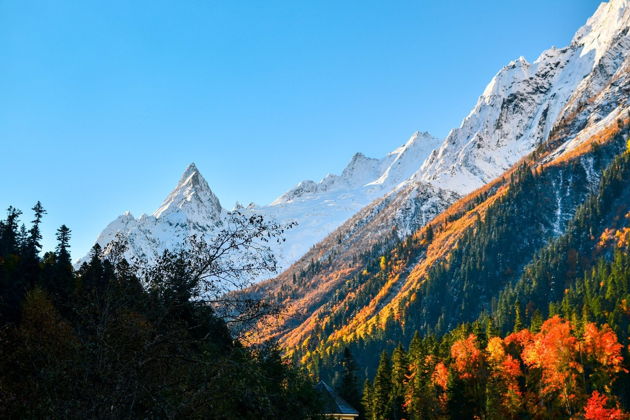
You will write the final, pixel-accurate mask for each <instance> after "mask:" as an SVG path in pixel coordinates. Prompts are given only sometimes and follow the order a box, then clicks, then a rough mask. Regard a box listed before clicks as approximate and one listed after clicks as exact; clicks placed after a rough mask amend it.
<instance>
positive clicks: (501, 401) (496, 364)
mask: <svg viewBox="0 0 630 420" xmlns="http://www.w3.org/2000/svg"><path fill="white" fill-rule="evenodd" d="M486 352H487V354H488V356H487V359H488V365H489V366H490V381H489V386H491V387H492V391H493V392H492V394H493V395H488V399H489V401H491V400H493V399H495V398H496V400H497V403H496V405H497V406H498V407H497V408H496V409H500V410H501V411H502V412H503V413H505V414H506V415H508V416H510V417H514V416H516V415H517V414H518V413H519V411H520V410H521V408H522V405H523V392H522V390H521V388H520V386H519V378H520V377H522V375H523V372H522V371H521V364H520V361H519V360H518V359H517V358H515V357H513V356H512V355H511V354H509V353H507V352H506V348H505V342H504V341H503V340H502V339H501V338H500V337H492V338H491V339H490V340H489V341H488V346H487V347H486ZM495 394H496V395H495Z"/></svg>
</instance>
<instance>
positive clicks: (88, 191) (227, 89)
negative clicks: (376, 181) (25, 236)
mask: <svg viewBox="0 0 630 420" xmlns="http://www.w3.org/2000/svg"><path fill="white" fill-rule="evenodd" d="M597 4H598V2H596V1H590V0H579V1H578V0H553V1H550V0H528V1H527V2H523V1H498V0H497V1H486V2H482V1H478V2H472V1H452V2H428V1H370V0H362V1H339V0H336V1H273V0H272V1H265V2H262V1H249V2H245V1H236V0H235V1H224V2H214V1H201V0H197V1H195V0H188V1H160V0H147V1H140V0H134V1H126V0H125V1H117V0H109V1H81V2H77V1H70V0H68V1H62V0H56V1H29V0H0V63H2V64H1V65H0V177H1V179H2V180H4V182H3V183H2V185H3V186H2V192H1V193H0V207H1V208H2V209H5V208H6V207H8V206H9V205H10V204H12V205H14V206H16V207H18V208H21V209H22V210H24V211H25V215H24V219H25V220H27V221H28V220H30V219H31V218H32V212H31V211H30V210H29V209H30V208H31V207H32V205H33V204H34V203H35V201H37V200H41V201H42V203H43V204H44V206H45V207H46V209H47V210H48V213H49V214H48V215H47V217H46V220H45V224H44V234H45V244H44V245H45V248H46V249H51V248H52V247H54V231H55V229H56V228H57V227H58V226H59V225H60V224H62V223H66V224H68V225H69V226H70V227H71V228H72V229H73V235H74V237H73V241H72V246H73V255H74V257H79V256H81V255H82V254H84V253H85V252H87V250H88V249H89V248H90V246H91V245H92V243H93V241H94V240H95V238H96V236H97V235H98V233H99V232H100V231H101V230H102V229H103V227H104V226H105V225H106V224H107V223H109V222H110V221H111V220H112V219H114V218H115V217H116V216H117V215H119V214H121V213H122V212H123V211H125V210H131V211H132V213H133V214H134V215H136V216H139V215H140V214H141V213H151V212H153V211H154V210H155V209H156V208H157V207H158V205H159V204H160V202H161V201H162V199H163V198H164V197H165V196H166V195H167V194H168V192H169V191H170V190H171V189H172V188H173V187H174V186H175V184H176V183H177V180H178V179H179V176H180V175H181V173H182V172H183V171H184V169H185V167H186V166H187V165H188V163H190V162H192V161H194V162H195V163H196V164H197V166H198V167H199V169H200V170H201V172H202V173H203V174H204V176H205V177H206V179H207V180H208V182H209V184H210V186H211V187H212V189H213V190H214V192H215V193H216V194H217V196H218V197H219V198H220V200H221V202H222V204H223V205H224V207H227V208H231V207H232V206H233V205H234V202H235V201H236V200H238V201H240V202H242V203H244V204H247V203H249V202H250V201H254V202H256V203H259V204H266V203H269V202H271V201H272V200H273V199H274V198H275V197H276V196H278V195H280V194H281V193H283V192H284V191H286V190H287V189H288V188H290V187H291V186H292V185H294V184H296V183H297V182H299V181H301V180H303V179H315V180H319V179H321V178H322V177H323V176H324V175H326V174H327V173H329V172H332V173H338V172H340V171H341V170H342V169H343V167H344V166H345V165H346V163H347V162H348V161H349V159H350V158H351V156H352V155H353V154H354V153H355V152H358V151H361V152H363V153H365V154H367V155H369V156H374V157H380V156H382V155H384V154H386V153H387V152H389V151H391V150H392V149H394V148H395V147H397V146H399V145H400V144H402V143H404V142H405V141H406V140H407V138H408V137H409V136H410V135H411V133H412V132H414V131H415V130H422V131H425V130H428V131H429V132H431V133H433V134H434V135H437V136H445V135H446V134H447V133H448V131H449V130H450V129H451V128H453V127H456V126H458V125H459V123H460V121H461V120H462V119H463V118H464V117H465V116H466V114H467V113H468V112H469V110H470V108H471V107H472V106H473V105H474V103H475V101H476V99H477V97H478V96H479V94H480V93H481V92H482V91H483V88H484V87H485V85H486V84H487V83H488V82H489V81H490V79H491V77H492V76H493V75H494V74H495V73H496V72H497V71H498V70H499V69H500V68H501V67H502V66H504V65H505V64H507V63H508V62H509V61H510V60H512V59H515V58H517V57H519V56H521V55H523V56H524V57H525V58H527V59H528V60H530V61H531V60H534V59H535V58H536V57H537V56H538V54H539V53H540V52H542V51H543V50H544V49H546V48H549V47H551V46H552V45H556V46H564V45H567V44H568V43H569V41H570V39H571V37H572V35H573V33H574V32H575V31H576V30H577V29H578V27H580V26H581V25H582V24H583V23H584V22H585V21H586V19H587V18H588V17H589V16H590V15H591V14H592V13H593V12H594V11H595V9H596V7H597ZM3 217H4V216H3Z"/></svg>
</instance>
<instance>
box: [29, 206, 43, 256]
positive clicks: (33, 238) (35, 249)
mask: <svg viewBox="0 0 630 420" xmlns="http://www.w3.org/2000/svg"><path fill="white" fill-rule="evenodd" d="M32 210H33V212H34V213H35V218H34V219H33V222H32V226H31V229H30V230H29V238H28V246H27V257H29V258H31V259H36V258H37V257H38V255H39V251H40V250H41V248H42V244H41V240H42V233H41V230H40V228H39V226H40V224H41V222H42V218H43V217H44V214H46V210H44V207H43V206H42V203H41V202H39V201H38V202H37V203H36V204H35V206H34V207H33V208H32Z"/></svg>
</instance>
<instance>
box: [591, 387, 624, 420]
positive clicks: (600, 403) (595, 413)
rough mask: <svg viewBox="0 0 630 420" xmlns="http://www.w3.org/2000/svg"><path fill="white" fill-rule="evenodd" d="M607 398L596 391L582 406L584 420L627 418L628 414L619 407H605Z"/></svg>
mask: <svg viewBox="0 0 630 420" xmlns="http://www.w3.org/2000/svg"><path fill="white" fill-rule="evenodd" d="M606 405H608V398H607V397H606V396H605V395H602V394H600V393H599V392H597V391H593V394H592V395H591V397H590V398H589V399H588V402H587V403H586V406H585V407H584V418H585V419H586V420H627V419H628V414H627V413H624V412H623V410H621V409H620V408H619V407H613V408H606Z"/></svg>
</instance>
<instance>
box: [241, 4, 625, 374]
mask: <svg viewBox="0 0 630 420" xmlns="http://www.w3.org/2000/svg"><path fill="white" fill-rule="evenodd" d="M628 4H629V2H628V1H619V0H613V1H611V2H609V3H604V4H602V5H601V6H600V7H599V8H598V10H597V12H596V13H595V15H594V16H593V17H592V18H591V19H589V21H588V22H587V24H586V25H585V26H584V27H583V28H582V29H580V31H578V33H577V34H576V36H575V37H574V39H573V41H572V44H571V46H570V47H567V48H565V49H563V50H550V51H548V52H546V53H543V55H541V58H539V59H538V60H537V63H536V64H535V67H536V68H535V69H534V70H535V71H533V70H532V71H533V73H531V72H530V70H527V71H525V70H526V69H525V67H528V66H527V65H526V64H525V63H524V62H523V60H519V61H520V62H521V64H518V63H516V62H515V63H512V64H510V65H509V66H508V67H507V68H505V69H503V70H502V71H501V72H499V74H498V75H497V77H495V79H493V81H492V82H491V84H490V85H489V87H488V88H487V89H486V91H485V92H484V95H482V97H481V98H480V100H479V102H478V104H477V106H476V108H475V109H474V110H473V112H471V114H470V115H469V116H468V117H467V118H466V119H465V120H464V122H463V123H462V127H460V128H459V129H457V130H453V132H451V134H450V135H449V137H448V138H447V140H446V141H445V143H444V144H443V145H442V146H441V147H440V149H438V150H437V151H436V152H434V153H433V154H432V156H431V157H430V158H429V159H428V160H427V161H426V162H425V164H424V165H423V166H422V168H421V169H420V170H419V171H418V172H417V173H416V174H415V175H414V176H413V177H412V179H416V180H419V181H420V182H419V183H418V184H415V185H416V186H418V188H420V189H426V188H427V185H429V186H430V185H433V186H436V185H439V186H442V187H446V188H447V189H448V190H451V194H453V191H454V192H455V193H457V192H460V193H462V194H463V193H467V192H470V190H471V189H472V188H474V187H476V186H480V188H479V189H477V190H476V191H474V192H472V193H470V194H468V195H466V197H464V198H463V199H461V200H459V201H458V202H456V203H455V204H454V205H452V206H451V207H449V208H448V209H447V210H446V211H445V212H444V213H442V214H440V215H439V216H438V217H437V218H435V219H434V220H433V221H432V222H430V223H429V224H428V225H427V226H426V227H425V228H423V229H420V230H417V231H416V232H415V233H414V234H413V235H412V236H407V237H405V236H404V235H401V236H399V237H398V238H396V237H394V238H392V236H387V235H382V236H381V237H380V238H379V239H377V240H375V241H373V242H368V241H363V240H357V241H354V240H353V238H363V237H369V234H370V232H369V231H370V230H371V229H375V227H374V226H373V225H370V224H369V220H370V219H375V216H374V215H373V214H372V213H370V212H369V211H368V209H372V211H379V209H380V207H379V206H378V205H377V203H379V202H377V203H375V204H373V205H371V206H370V207H368V208H367V209H366V213H367V214H363V215H362V214H361V213H359V214H357V216H356V217H355V218H353V219H352V222H353V224H354V226H357V228H356V229H355V230H352V229H350V231H352V234H351V237H346V236H344V235H343V232H344V231H343V230H342V229H340V230H338V231H336V232H334V233H333V234H332V235H331V236H329V237H328V238H327V239H326V240H325V241H323V242H322V243H321V244H318V245H317V246H316V247H315V248H314V249H313V250H312V251H311V252H309V253H308V254H307V255H306V256H305V257H304V258H302V259H301V260H299V261H298V262H297V263H296V264H295V265H294V266H292V267H291V268H290V269H289V270H287V272H286V273H283V274H282V275H281V276H279V277H278V278H277V279H274V280H272V281H269V282H266V283H263V284H260V285H259V286H257V288H255V289H254V290H253V292H255V293H258V294H260V295H270V296H273V297H274V298H275V299H277V300H278V301H280V302H281V303H283V304H284V305H286V306H288V307H289V308H290V309H289V315H290V316H289V317H288V318H287V319H286V320H280V321H277V322H275V323H273V324H269V325H261V326H259V327H260V328H258V329H253V330H252V333H253V336H252V338H253V339H258V340H265V339H269V338H274V337H275V338H278V339H279V340H280V343H281V344H282V345H283V346H284V347H286V348H287V349H288V351H289V352H295V354H298V355H299V356H301V357H304V360H308V361H309V362H310V363H314V364H315V365H317V360H319V359H320V358H322V357H324V356H325V355H330V354H334V353H335V351H338V350H339V348H340V347H341V346H342V345H344V344H348V343H350V344H352V345H353V346H357V348H359V349H362V351H364V350H365V349H366V348H365V347H362V346H363V345H362V344H361V343H363V342H372V341H374V342H377V343H379V344H378V345H376V348H375V351H372V350H374V349H371V350H370V351H369V352H368V353H369V354H371V355H374V354H378V349H379V346H380V348H382V346H384V345H386V343H387V342H388V340H389V339H391V338H392V337H394V338H395V339H399V338H400V337H399V336H401V335H405V334H408V333H409V331H414V330H419V331H421V332H424V333H427V332H430V331H433V332H445V331H448V330H449V329H450V328H453V327H454V326H455V325H456V324H457V323H459V322H462V321H465V320H470V319H474V318H475V317H477V316H479V314H480V313H482V312H484V311H490V310H491V309H492V308H493V302H494V301H496V299H497V298H498V293H499V291H500V290H502V289H503V288H504V287H506V285H507V284H509V283H510V282H512V281H515V279H516V278H518V276H519V275H520V273H521V272H522V269H523V267H524V266H525V265H526V264H527V263H528V262H529V261H531V259H532V258H533V255H534V254H535V252H536V251H537V250H538V249H540V248H541V247H542V246H544V245H545V244H546V243H547V242H548V241H549V240H551V239H553V238H555V237H557V236H559V235H561V234H563V232H564V230H565V229H566V226H567V223H568V221H569V220H571V219H572V218H573V216H574V214H575V211H576V209H577V207H578V206H579V205H580V204H581V203H582V202H583V201H584V200H585V198H586V197H587V195H588V194H589V193H590V192H591V191H592V190H593V189H594V188H595V187H596V185H597V183H598V182H599V178H600V176H601V173H602V171H603V170H604V168H605V167H606V166H607V164H608V163H609V162H610V161H611V159H612V157H613V156H614V155H615V154H616V153H617V152H618V151H619V150H620V149H621V147H622V145H623V143H624V137H623V136H624V135H625V134H623V133H627V129H625V128H623V127H625V126H627V123H628V121H627V119H628V98H629V96H630V95H629V93H630V80H629V74H630V72H629V70H630V62H629V59H628V51H629V50H630V49H629V48H627V47H628V42H629V38H628V24H629V23H628V22H629V20H628V17H629V12H630V7H629V6H628ZM584 57H587V58H584ZM552 58H553V60H552ZM551 61H553V62H554V63H559V64H557V65H555V64H549V63H550V62H551ZM543 67H544V68H547V70H545V71H542V70H541V69H542V68H543ZM578 70H579V71H578ZM543 79H544V80H543ZM507 81H509V82H507ZM543 82H544V83H543ZM558 84H559V85H558ZM535 86H538V88H536V87H535ZM540 86H546V87H545V88H544V89H542V88H540ZM565 90H566V91H565ZM543 91H544V92H543ZM510 97H512V98H514V99H513V100H511V101H509V100H508V98H510ZM506 102H508V105H509V104H512V105H513V106H512V105H509V106H508V105H506ZM545 110H546V111H545ZM543 114H545V115H546V116H545V117H544V119H545V123H544V124H542V123H541V122H540V121H542V118H543ZM503 126H506V127H509V130H507V129H506V130H502V128H501V127H503ZM622 128H623V130H626V131H623V130H622ZM532 150H533V152H532V154H530V156H529V157H528V158H527V159H526V160H524V161H522V162H521V163H520V164H517V165H514V164H515V162H517V160H518V159H519V157H522V156H523V155H524V154H525V153H527V152H529V151H532ZM510 167H511V169H508V168H510ZM502 169H508V171H507V172H504V173H502V172H501V170H502ZM496 175H500V176H499V177H498V178H494V180H492V178H493V177H494V176H496ZM464 181H466V182H464ZM468 181H470V182H468ZM488 181H491V182H489V183H488V184H486V185H484V183H486V182H488ZM408 185H412V184H411V182H409V183H408ZM411 188H413V187H411ZM400 191H402V189H400V190H398V191H395V192H393V193H391V195H394V194H399V193H400ZM390 200H391V199H390ZM384 201H385V200H382V201H380V202H384ZM382 208H387V207H386V206H383V207H382ZM387 212H388V213H389V214H392V213H393V214H395V211H392V209H391V208H390V209H388V210H387ZM362 216H363V217H365V218H366V221H367V223H363V222H362V220H361V219H360V218H361V217H362ZM397 223H400V221H396V222H395V225H396V224H397ZM416 223H417V225H419V226H421V225H422V224H423V223H422V222H421V221H419V220H416ZM342 228H343V227H342ZM363 228H365V231H363ZM375 231H376V232H378V230H375ZM337 235H340V238H341V239H340V240H339V241H335V238H336V237H337ZM350 248H351V250H350V251H348V253H347V254H346V251H345V250H346V249H350ZM339 255H343V258H342V259H340V258H339ZM327 258H328V259H330V261H327ZM429 279H434V280H435V279H442V280H439V281H438V280H435V281H429ZM406 337H408V335H407V336H406ZM370 362H373V360H370ZM368 365H370V364H369V363H368Z"/></svg>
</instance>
